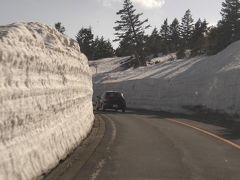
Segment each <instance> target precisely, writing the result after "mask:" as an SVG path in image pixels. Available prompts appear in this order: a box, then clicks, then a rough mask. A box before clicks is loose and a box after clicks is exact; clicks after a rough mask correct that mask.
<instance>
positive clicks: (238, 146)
mask: <svg viewBox="0 0 240 180" xmlns="http://www.w3.org/2000/svg"><path fill="white" fill-rule="evenodd" d="M165 119H166V120H168V121H171V122H175V123H177V124H181V125H183V126H187V127H190V128H192V129H195V130H197V131H200V132H202V133H204V134H207V135H209V136H212V137H214V138H216V139H218V140H220V141H223V142H225V143H227V144H229V145H231V146H233V147H235V148H237V149H239V150H240V145H238V144H236V143H234V142H232V141H229V140H227V139H224V138H222V137H220V136H218V135H216V134H213V133H211V132H208V131H206V130H204V129H201V128H198V127H195V126H192V125H190V124H187V123H184V122H181V121H177V120H174V119H170V118H165Z"/></svg>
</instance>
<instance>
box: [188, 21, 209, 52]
mask: <svg viewBox="0 0 240 180" xmlns="http://www.w3.org/2000/svg"><path fill="white" fill-rule="evenodd" d="M206 33H207V21H206V20H204V21H202V20H201V19H198V21H197V22H196V23H195V26H194V30H193V34H192V37H191V49H192V53H191V55H198V54H203V53H204V52H205V51H206Z"/></svg>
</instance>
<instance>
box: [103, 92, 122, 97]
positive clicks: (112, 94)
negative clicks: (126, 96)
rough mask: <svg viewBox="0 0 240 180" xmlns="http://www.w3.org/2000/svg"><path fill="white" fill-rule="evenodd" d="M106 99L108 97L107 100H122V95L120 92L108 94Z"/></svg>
mask: <svg viewBox="0 0 240 180" xmlns="http://www.w3.org/2000/svg"><path fill="white" fill-rule="evenodd" d="M105 97H107V98H120V97H121V93H119V92H106V94H105Z"/></svg>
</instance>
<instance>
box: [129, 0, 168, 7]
mask: <svg viewBox="0 0 240 180" xmlns="http://www.w3.org/2000/svg"><path fill="white" fill-rule="evenodd" d="M132 1H133V2H135V3H138V4H140V5H141V6H143V7H145V8H159V7H162V6H163V5H164V4H165V1H164V0H132Z"/></svg>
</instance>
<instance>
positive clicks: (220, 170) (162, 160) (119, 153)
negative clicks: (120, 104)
mask: <svg viewBox="0 0 240 180" xmlns="http://www.w3.org/2000/svg"><path fill="white" fill-rule="evenodd" d="M99 117H101V118H103V119H104V120H105V128H106V131H105V135H104V137H103V139H102V141H101V142H100V144H99V145H98V147H97V148H96V150H95V152H94V153H93V155H92V156H91V158H90V159H89V160H88V161H87V163H85V165H84V166H83V167H82V168H81V169H80V170H79V171H78V173H77V174H76V175H75V176H74V178H73V179H76V180H81V179H82V180H88V179H89V180H128V179H131V180H145V179H146V180H153V179H154V180H155V179H156V180H157V179H158V180H239V179H240V146H239V144H240V141H239V139H240V137H239V136H237V135H235V136H231V137H232V138H229V137H230V136H227V135H229V133H230V132H229V129H227V128H226V127H222V126H220V125H214V124H211V123H206V122H199V121H196V120H192V119H191V120H189V119H188V118H182V117H174V116H168V115H162V114H161V113H160V114H153V113H151V112H134V111H128V112H126V113H120V112H114V111H108V112H104V113H103V112H100V113H98V114H96V118H99ZM204 130H206V131H204ZM233 137H234V138H233Z"/></svg>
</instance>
